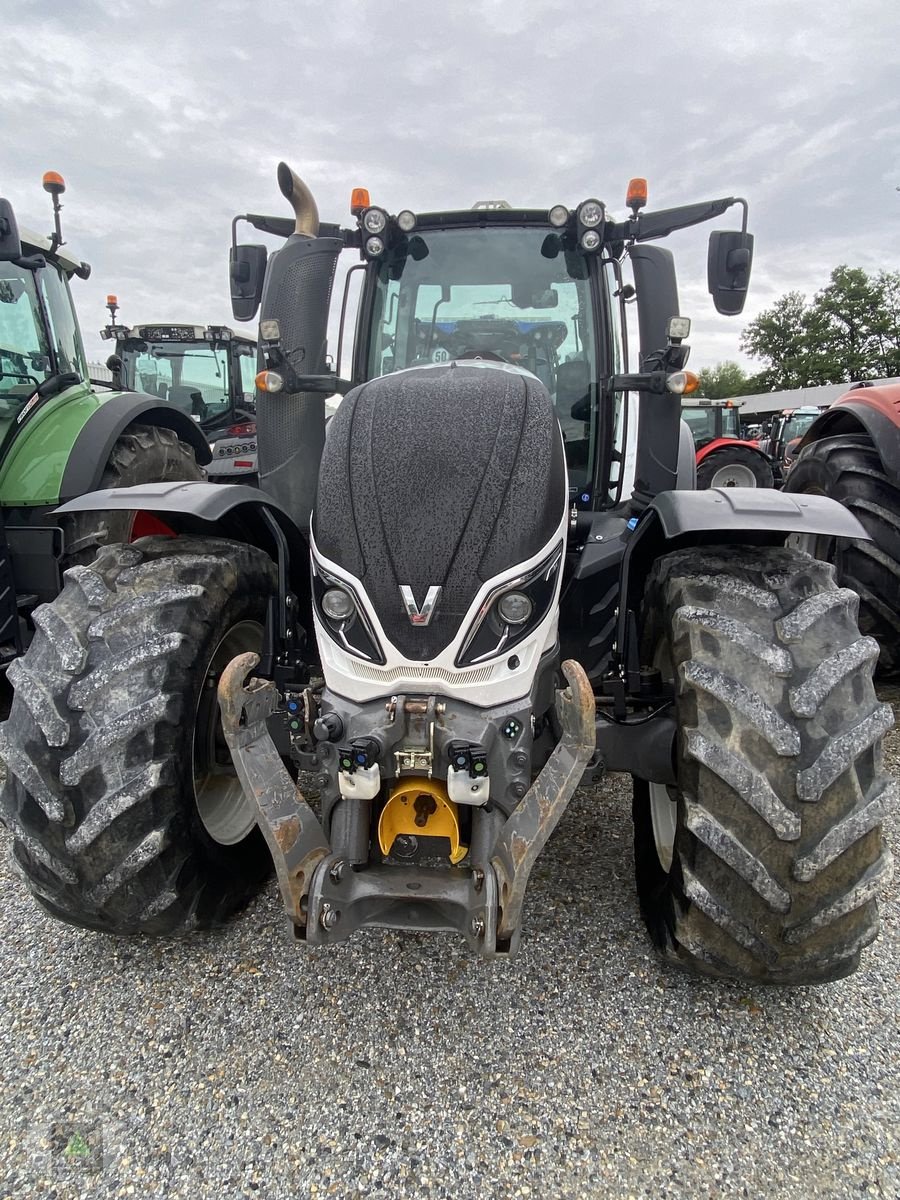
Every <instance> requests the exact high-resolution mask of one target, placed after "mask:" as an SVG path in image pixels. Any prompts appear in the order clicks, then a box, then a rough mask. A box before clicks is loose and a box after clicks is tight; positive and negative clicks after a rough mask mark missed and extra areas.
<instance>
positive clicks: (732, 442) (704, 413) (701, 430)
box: [681, 396, 775, 488]
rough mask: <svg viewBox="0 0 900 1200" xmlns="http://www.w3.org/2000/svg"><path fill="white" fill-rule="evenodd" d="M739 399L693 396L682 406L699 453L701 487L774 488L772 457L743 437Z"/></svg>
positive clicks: (698, 483) (698, 464)
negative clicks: (710, 398)
mask: <svg viewBox="0 0 900 1200" xmlns="http://www.w3.org/2000/svg"><path fill="white" fill-rule="evenodd" d="M739 407H740V404H739V402H737V401H734V400H700V399H697V398H695V397H693V396H692V397H691V398H690V400H689V401H686V402H684V403H683V404H682V406H681V416H682V419H683V420H685V421H686V422H687V425H688V428H689V429H690V431H691V435H692V437H693V439H694V448H695V450H696V452H697V487H698V488H711V487H774V485H775V475H774V471H773V469H772V463H771V460H770V459H769V457H768V456H767V455H766V454H764V453H763V451H762V450H760V449H759V447H758V446H757V445H756V443H755V442H748V441H747V440H746V439H744V438H742V437H741V425H740V421H739V419H738V408H739Z"/></svg>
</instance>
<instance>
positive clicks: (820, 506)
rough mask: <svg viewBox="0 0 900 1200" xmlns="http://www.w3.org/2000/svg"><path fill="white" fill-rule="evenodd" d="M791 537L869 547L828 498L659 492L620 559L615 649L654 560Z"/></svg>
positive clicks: (733, 491) (766, 491)
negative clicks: (689, 550)
mask: <svg viewBox="0 0 900 1200" xmlns="http://www.w3.org/2000/svg"><path fill="white" fill-rule="evenodd" d="M792 533H808V534H826V535H830V536H832V537H843V538H856V539H861V540H864V541H871V538H870V537H869V534H868V533H867V532H866V530H865V529H864V528H863V526H862V525H861V524H860V522H859V521H858V520H857V518H856V517H855V516H854V515H853V513H851V512H850V510H849V509H847V508H845V507H844V506H843V505H842V504H839V503H838V502H837V500H832V499H831V498H830V497H829V496H815V495H808V494H806V493H803V494H797V495H794V494H792V493H788V492H776V491H775V490H774V489H770V488H709V489H708V490H706V491H702V492H688V491H683V492H682V491H678V492H660V494H659V495H658V496H655V497H654V499H653V500H652V501H651V502H650V504H649V505H648V506H647V508H646V509H645V510H644V512H643V513H642V514H641V517H640V520H639V521H638V524H637V527H636V528H635V530H634V533H633V534H632V536H631V538H630V539H629V541H628V545H627V546H626V548H625V554H624V555H623V558H622V568H621V575H620V591H619V594H620V596H621V602H620V604H619V617H618V623H617V627H616V640H617V644H618V646H619V647H620V649H622V650H624V648H625V647H626V642H627V635H628V624H629V613H637V612H638V610H639V607H640V601H641V596H642V595H643V590H644V582H645V580H646V578H647V575H648V573H649V571H650V569H651V567H652V566H653V563H654V561H655V560H656V559H657V558H658V557H659V556H660V554H666V553H668V552H669V551H670V550H677V549H680V548H681V547H682V546H691V545H694V546H696V545H716V544H718V545H721V544H722V543H723V542H725V543H730V544H741V543H744V544H747V545H780V544H782V543H783V542H784V541H785V539H786V538H787V537H788V535H790V534H792ZM622 657H623V658H625V657H626V656H625V654H623V655H622Z"/></svg>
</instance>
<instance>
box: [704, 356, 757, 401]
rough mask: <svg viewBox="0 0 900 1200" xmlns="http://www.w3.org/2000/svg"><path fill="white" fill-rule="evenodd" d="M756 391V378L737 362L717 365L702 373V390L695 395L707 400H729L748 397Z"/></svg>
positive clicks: (705, 369) (707, 368)
mask: <svg viewBox="0 0 900 1200" xmlns="http://www.w3.org/2000/svg"><path fill="white" fill-rule="evenodd" d="M755 390H756V377H755V376H752V375H748V374H747V373H746V371H744V370H743V368H742V367H740V366H738V364H737V363H736V362H721V363H716V365H715V366H714V367H704V368H703V370H702V371H701V372H700V388H699V391H697V392H696V393H695V394H696V395H697V396H704V397H705V398H706V399H707V400H728V399H730V397H732V396H748V395H750V394H751V393H752V392H754V391H755Z"/></svg>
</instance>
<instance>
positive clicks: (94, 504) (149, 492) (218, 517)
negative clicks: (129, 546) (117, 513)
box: [55, 483, 312, 628]
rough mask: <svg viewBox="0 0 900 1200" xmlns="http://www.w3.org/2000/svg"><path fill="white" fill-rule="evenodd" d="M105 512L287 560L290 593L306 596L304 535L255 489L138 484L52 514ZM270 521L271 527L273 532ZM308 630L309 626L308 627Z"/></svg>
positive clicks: (91, 495)
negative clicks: (143, 516)
mask: <svg viewBox="0 0 900 1200" xmlns="http://www.w3.org/2000/svg"><path fill="white" fill-rule="evenodd" d="M109 509H126V510H128V511H129V512H132V511H133V512H145V513H152V514H153V515H154V516H158V517H160V518H161V519H162V520H163V521H164V522H165V524H166V525H167V526H168V527H169V529H171V530H172V532H173V533H175V534H187V535H192V536H194V537H222V538H228V539H229V540H230V541H236V542H246V543H248V544H249V545H251V546H258V547H259V548H260V549H261V550H264V551H265V552H266V553H267V554H269V555H270V557H271V558H272V559H274V560H276V561H278V562H282V560H283V559H284V558H285V557H287V560H288V561H287V562H285V563H284V566H285V570H286V572H287V575H288V580H289V582H290V585H291V590H292V591H293V592H294V594H295V595H296V596H298V597H300V598H301V602H305V600H306V598H308V595H309V591H310V582H309V546H308V543H307V541H306V537H305V535H304V534H303V533H302V531H301V530H300V529H298V527H297V525H296V524H295V523H294V521H293V519H292V517H291V515H290V513H288V512H287V511H286V510H285V509H284V508H283V507H282V506H281V505H280V504H279V503H278V501H277V500H273V499H272V498H271V497H270V496H267V495H266V494H265V493H264V492H261V491H260V490H259V488H255V487H248V486H247V485H246V484H239V483H233V484H232V483H143V484H138V485H137V486H136V487H125V488H106V489H104V490H103V491H99V492H89V493H87V494H86V495H84V496H78V497H76V498H75V499H74V500H70V501H68V503H66V504H62V505H60V507H59V508H57V509H56V510H55V512H56V513H81V512H98V511H108V510H109ZM273 523H274V526H276V527H277V528H273ZM282 539H283V544H282ZM285 549H286V551H287V555H286V556H285V555H284V553H283V552H284V550H285ZM308 627H309V628H312V625H311V624H310V625H309V626H308Z"/></svg>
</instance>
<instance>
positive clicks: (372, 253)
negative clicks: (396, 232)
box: [366, 237, 384, 258]
mask: <svg viewBox="0 0 900 1200" xmlns="http://www.w3.org/2000/svg"><path fill="white" fill-rule="evenodd" d="M383 253H384V242H383V241H382V240H381V238H380V237H370V238H367V239H366V254H368V256H369V257H370V258H377V257H378V255H379V254H383Z"/></svg>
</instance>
